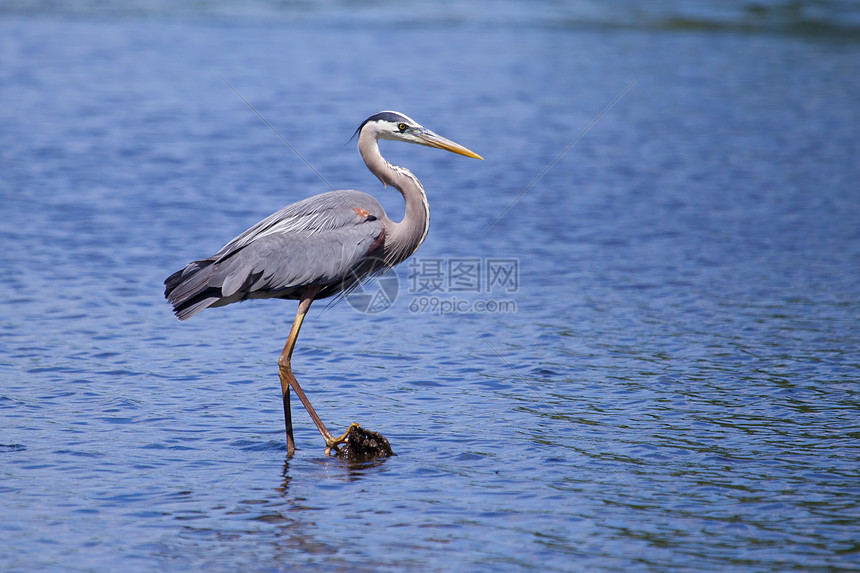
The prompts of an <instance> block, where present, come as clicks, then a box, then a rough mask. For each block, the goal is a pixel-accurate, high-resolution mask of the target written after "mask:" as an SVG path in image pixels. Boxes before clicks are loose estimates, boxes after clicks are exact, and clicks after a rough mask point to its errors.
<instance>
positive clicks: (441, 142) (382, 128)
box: [356, 111, 483, 159]
mask: <svg viewBox="0 0 860 573" xmlns="http://www.w3.org/2000/svg"><path fill="white" fill-rule="evenodd" d="M364 130H372V131H371V132H370V135H372V136H374V137H375V138H376V139H391V140H394V141H405V142H407V143H417V144H418V145H426V146H427V147H436V148H438V149H444V150H445V151H450V152H451V153H457V154H459V155H465V156H466V157H474V158H475V159H483V157H481V156H480V155H478V154H477V153H475V152H474V151H471V150H470V149H466V148H465V147H463V146H462V145H460V144H459V143H454V142H453V141H451V140H450V139H446V138H444V137H442V136H441V135H438V134H436V133H433V132H432V131H430V130H429V129H427V128H425V127H423V126H422V125H421V124H420V123H418V122H417V121H415V120H414V119H412V118H410V117H409V116H406V115H403V114H402V113H399V112H396V111H382V112H379V113H377V114H375V115H372V116H370V117H368V118H367V119H366V120H364V123H362V124H361V125H360V126H359V128H358V130H357V131H356V134H358V133H362V132H364Z"/></svg>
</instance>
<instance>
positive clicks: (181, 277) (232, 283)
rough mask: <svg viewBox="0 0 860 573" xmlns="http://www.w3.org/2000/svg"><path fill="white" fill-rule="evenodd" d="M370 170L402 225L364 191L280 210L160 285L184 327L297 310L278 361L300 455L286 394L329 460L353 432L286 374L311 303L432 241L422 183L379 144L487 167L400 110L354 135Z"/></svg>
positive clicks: (312, 199) (373, 120)
mask: <svg viewBox="0 0 860 573" xmlns="http://www.w3.org/2000/svg"><path fill="white" fill-rule="evenodd" d="M356 133H357V134H358V150H359V152H360V153H361V157H362V158H363V159H364V163H365V164H366V165H367V168H368V169H370V171H371V172H372V173H373V174H374V175H376V176H377V177H378V178H379V180H380V181H382V183H383V185H386V186H391V187H394V188H395V189H397V190H398V191H400V193H401V194H402V195H403V198H404V199H405V201H406V211H405V214H404V216H403V220H402V221H400V222H399V223H396V222H394V221H392V220H391V219H389V218H388V217H387V216H386V214H385V211H384V210H383V209H382V206H381V205H380V204H379V202H378V201H377V200H376V199H374V198H373V197H371V196H370V195H368V194H367V193H362V192H360V191H331V192H329V193H323V194H322V195H316V196H314V197H310V198H308V199H304V200H302V201H299V202H297V203H293V204H292V205H289V206H287V207H284V208H283V209H281V210H280V211H278V212H277V213H273V214H272V215H270V216H269V217H267V218H265V219H263V220H262V221H260V222H259V223H257V224H256V225H254V226H253V227H251V228H250V229H248V230H247V231H245V232H244V233H242V234H241V235H239V236H238V237H236V238H235V239H233V240H232V241H230V242H229V243H227V245H226V246H224V248H222V249H221V250H220V251H218V252H217V253H216V254H215V255H213V256H211V257H209V258H208V259H203V260H200V261H194V262H192V263H189V264H188V265H186V266H185V268H183V269H182V270H180V271H177V272H175V273H173V274H172V275H170V276H169V277H167V279H165V281H164V285H165V289H164V296H165V297H166V298H167V300H168V301H170V303H171V304H173V311H174V312H175V313H176V316H177V317H178V318H179V319H180V320H186V319H188V318H191V317H192V316H194V315H195V314H197V313H198V312H200V311H201V310H203V309H205V308H209V307H216V306H224V305H226V304H230V303H234V302H238V301H242V300H247V299H252V298H286V299H296V300H298V301H299V308H298V312H297V313H296V318H295V321H294V322H293V326H292V329H291V330H290V334H289V336H288V337H287V342H286V344H285V345H284V350H283V352H281V356H280V358H279V359H278V366H279V373H280V378H281V392H282V395H283V402H284V424H285V426H286V433H287V451H288V452H290V453H292V452H293V451H295V442H294V440H293V428H292V421H291V416H290V402H289V392H290V386H292V388H293V390H294V391H295V392H296V395H297V396H298V397H299V399H300V400H301V401H302V404H304V406H305V409H306V410H307V411H308V414H310V416H311V418H312V419H313V421H314V423H315V424H316V426H317V428H318V429H319V431H320V433H321V434H322V436H323V439H325V443H326V450H325V452H326V454H329V453H330V451H331V449H332V448H335V449H336V448H337V446H338V444H341V443H343V442H344V441H345V440H346V437H347V435H348V433H349V430H347V433H345V434H344V435H343V436H340V437H337V438H336V437H334V436H332V434H331V433H330V432H329V431H328V429H327V428H326V427H325V424H323V422H322V420H321V419H320V417H319V416H318V415H317V413H316V412H315V411H314V409H313V407H312V406H311V404H310V402H309V401H308V399H307V396H305V393H304V392H303V391H302V388H301V386H299V383H298V381H296V378H295V376H294V375H293V371H292V368H291V366H290V359H291V357H292V355H293V348H294V346H295V344H296V338H297V337H298V335H299V329H301V326H302V321H303V320H304V318H305V314H307V312H308V309H309V308H310V306H311V303H312V302H313V301H314V300H315V299H318V298H324V297H329V296H332V295H335V294H338V293H342V292H344V291H348V290H349V289H350V288H351V287H353V286H355V285H357V284H358V283H359V282H360V281H361V280H362V279H365V278H367V277H369V276H371V275H373V274H374V273H378V272H381V271H384V270H385V269H387V268H391V267H393V266H394V265H396V264H398V263H401V262H403V261H404V260H406V259H407V258H408V257H409V256H410V255H411V254H412V253H414V252H415V250H416V249H417V248H418V246H419V245H421V243H422V242H423V241H424V238H425V237H426V236H427V230H428V228H429V225H430V210H429V206H428V204H427V195H426V193H425V192H424V187H422V185H421V183H420V182H419V181H418V179H417V178H416V177H415V176H414V175H413V174H412V173H411V172H410V171H409V170H408V169H404V168H403V167H398V166H396V165H392V164H390V163H388V162H387V161H386V160H385V158H383V157H382V155H381V154H380V153H379V145H378V143H377V142H378V140H380V139H391V140H395V141H406V142H409V143H417V144H420V145H426V146H429V147H437V148H439V149H445V150H447V151H451V152H453V153H458V154H460V155H465V156H467V157H474V158H476V159H483V158H482V157H481V156H480V155H478V154H477V153H474V152H473V151H470V150H468V149H466V148H465V147H463V146H462V145H459V144H457V143H454V142H453V141H450V140H448V139H445V138H444V137H442V136H440V135H437V134H435V133H433V132H432V131H430V130H429V129H425V128H424V127H422V126H421V125H420V124H418V123H417V122H416V121H414V120H412V119H410V118H409V117H407V116H405V115H403V114H402V113H398V112H394V111H383V112H380V113H377V114H376V115H372V116H370V117H369V118H367V119H366V120H365V121H364V123H362V124H361V126H359V128H358V130H357V131H356Z"/></svg>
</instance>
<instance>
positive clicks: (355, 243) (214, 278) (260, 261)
mask: <svg viewBox="0 0 860 573" xmlns="http://www.w3.org/2000/svg"><path fill="white" fill-rule="evenodd" d="M387 221H388V220H387V217H386V216H385V212H384V211H383V209H382V207H381V206H380V204H379V202H378V201H377V200H376V199H374V198H373V197H371V196H370V195H368V194H366V193H362V192H360V191H332V192H329V193H324V194H322V195H317V196H314V197H310V198H308V199H305V200H303V201H299V202H297V203H293V204H292V205H289V206H287V207H284V208H283V209H281V210H280V211H278V212H276V213H273V214H272V215H270V216H269V217H267V218H266V219H263V220H262V221H260V222H259V223H257V224H256V225H254V226H253V227H251V228H250V229H248V230H247V231H245V232H244V233H242V234H241V235H239V236H238V237H236V238H235V239H233V240H232V241H230V242H229V243H228V244H227V245H225V246H224V247H223V248H222V249H221V250H220V251H218V252H217V253H216V254H215V255H213V256H211V257H209V258H207V259H203V260H200V261H194V262H192V263H189V264H188V265H186V266H185V268H184V269H182V270H181V271H178V272H176V273H174V274H173V275H171V276H170V277H168V278H167V280H166V281H165V296H166V297H167V300H169V301H170V302H171V303H172V304H173V306H174V310H175V312H176V315H177V316H178V317H179V318H180V319H182V320H185V319H187V318H191V317H192V316H194V315H195V314H197V313H198V312H200V311H201V310H203V309H204V308H208V307H215V306H224V305H225V304H230V303H233V302H238V301H241V300H247V299H252V298H287V299H297V298H299V297H300V293H301V291H302V289H303V288H305V287H307V286H310V285H318V286H320V287H322V289H321V290H320V292H319V294H318V295H317V296H316V298H322V297H326V296H332V295H334V294H337V293H339V292H342V291H344V290H346V289H349V288H350V287H352V286H354V285H355V284H356V282H357V281H360V280H361V279H363V278H365V277H367V276H369V275H370V274H372V273H373V272H374V271H378V270H381V269H382V268H383V267H384V266H386V265H385V264H384V263H383V259H384V255H383V247H384V244H385V223H386V222H387Z"/></svg>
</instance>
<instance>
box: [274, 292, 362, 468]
mask: <svg viewBox="0 0 860 573" xmlns="http://www.w3.org/2000/svg"><path fill="white" fill-rule="evenodd" d="M318 292H319V287H312V288H309V289H307V290H306V291H305V292H303V293H302V298H301V300H300V301H299V309H298V311H297V312H296V319H295V320H294V321H293V327H292V329H291V330H290V335H289V337H287V343H286V344H285V345H284V350H283V352H281V356H280V358H278V374H279V376H280V378H281V394H282V396H283V401H284V424H285V426H286V431H287V453H290V454H292V453H293V452H294V451H295V449H296V445H295V441H294V440H293V424H292V417H291V415H290V387H292V389H293V391H295V393H296V396H298V397H299V400H301V402H302V404H303V405H304V407H305V410H307V411H308V414H310V416H311V419H312V420H313V421H314V424H316V427H317V429H318V430H319V432H320V434H322V437H323V439H324V440H325V444H326V448H325V454H326V455H329V454H330V453H331V450H332V449H334V450H335V451H337V445H338V444H342V443H343V442H345V441H346V437H347V435H348V434H349V430H347V431H346V433H345V434H344V435H343V436H341V437H339V438H335V437H334V436H332V435H331V432H329V431H328V428H326V427H325V424H323V421H322V420H321V419H320V417H319V416H318V415H317V413H316V411H315V410H314V407H313V406H311V403H310V400H308V397H307V396H306V395H305V392H304V390H302V387H301V386H299V382H298V380H296V377H295V376H294V375H293V369H292V366H291V364H290V360H291V359H292V356H293V349H294V348H295V346H296V339H297V338H298V337H299V331H300V330H301V328H302V322H303V321H304V319H305V315H306V314H307V312H308V309H309V308H310V306H311V303H312V302H313V300H314V297H315V296H316V294H317V293H318ZM353 425H355V426H357V425H358V424H353ZM350 427H352V426H350Z"/></svg>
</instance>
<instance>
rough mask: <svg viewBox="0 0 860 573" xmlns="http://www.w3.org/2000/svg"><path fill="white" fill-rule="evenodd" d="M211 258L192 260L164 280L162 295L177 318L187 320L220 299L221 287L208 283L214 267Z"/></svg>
mask: <svg viewBox="0 0 860 573" xmlns="http://www.w3.org/2000/svg"><path fill="white" fill-rule="evenodd" d="M213 262H214V261H213V260H212V259H204V260H202V261H194V262H193V263H189V264H187V265H186V266H185V268H183V269H182V270H180V271H176V272H175V273H173V274H172V275H170V276H169V277H167V278H166V279H165V280H164V297H165V298H166V299H167V300H168V301H169V302H170V303H171V304H172V305H173V312H174V313H175V314H176V317H177V318H179V320H187V319H189V318H191V317H192V316H194V315H195V314H197V313H198V312H200V311H201V310H203V309H205V308H208V307H209V306H212V305H213V304H215V303H216V302H218V301H219V300H220V299H221V288H220V286H219V287H216V286H212V285H210V284H209V282H210V280H211V279H212V276H213V275H214V271H215V267H214V265H213Z"/></svg>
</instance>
